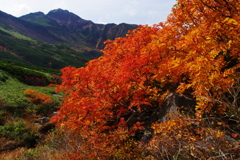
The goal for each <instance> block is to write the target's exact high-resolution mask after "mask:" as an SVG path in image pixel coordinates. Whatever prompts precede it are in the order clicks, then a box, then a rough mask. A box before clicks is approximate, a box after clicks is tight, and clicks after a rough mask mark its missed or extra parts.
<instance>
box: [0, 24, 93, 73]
mask: <svg viewBox="0 0 240 160" xmlns="http://www.w3.org/2000/svg"><path fill="white" fill-rule="evenodd" d="M0 37H1V38H0V59H2V60H8V61H11V62H18V63H26V64H29V65H35V66H39V67H47V68H53V69H61V68H63V67H65V66H68V65H72V66H76V67H82V66H84V65H85V63H86V62H87V61H89V60H90V59H89V58H87V57H86V56H84V55H83V54H82V53H81V52H76V51H74V50H73V49H71V48H69V47H67V46H65V45H63V44H55V45H51V44H46V43H42V42H39V41H36V40H33V39H31V38H28V37H26V36H23V35H21V34H20V33H18V32H16V31H13V30H10V29H4V28H3V27H0Z"/></svg>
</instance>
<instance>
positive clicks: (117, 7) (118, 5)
mask: <svg viewBox="0 0 240 160" xmlns="http://www.w3.org/2000/svg"><path fill="white" fill-rule="evenodd" d="M176 3H177V2H176V0H168V1H163V0H121V1H120V0H101V1H99V0H88V1H86V0H31V1H29V0H7V1H3V2H1V5H0V10H2V11H3V12H6V13H9V14H11V15H13V16H16V17H19V16H22V15H25V14H28V13H30V12H38V11H42V12H44V13H48V12H49V11H50V10H53V9H57V8H62V9H67V10H69V11H70V12H73V13H75V14H77V15H78V16H80V17H81V18H83V19H87V20H92V21H93V22H95V23H117V24H118V23H123V22H125V23H131V24H156V23H159V22H161V21H165V20H166V18H167V15H168V14H169V13H171V8H172V6H173V5H174V4H176Z"/></svg>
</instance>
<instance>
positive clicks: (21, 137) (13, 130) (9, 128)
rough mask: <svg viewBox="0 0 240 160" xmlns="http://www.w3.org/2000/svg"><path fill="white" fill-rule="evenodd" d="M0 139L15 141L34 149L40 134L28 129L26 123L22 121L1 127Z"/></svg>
mask: <svg viewBox="0 0 240 160" xmlns="http://www.w3.org/2000/svg"><path fill="white" fill-rule="evenodd" d="M0 137H5V138H8V139H10V140H14V141H16V142H18V143H19V145H22V146H26V147H34V146H35V145H36V139H37V138H38V134H36V133H35V132H34V131H33V130H32V129H31V128H30V127H28V126H27V124H26V122H25V121H23V120H22V119H20V120H18V121H16V122H10V123H8V124H6V125H4V126H0Z"/></svg>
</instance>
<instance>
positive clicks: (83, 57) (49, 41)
mask: <svg viewBox="0 0 240 160" xmlns="http://www.w3.org/2000/svg"><path fill="white" fill-rule="evenodd" d="M136 28H137V25H132V24H125V23H122V24H119V25H117V24H106V25H104V24H95V23H93V22H92V21H89V20H84V19H82V18H80V17H79V16H77V15H76V14H74V13H71V12H69V11H67V10H62V9H56V10H52V11H50V12H49V13H48V14H46V15H45V14H44V13H43V12H36V13H29V14H27V15H24V16H21V17H19V18H17V17H14V16H12V15H10V14H7V13H4V12H2V11H0V51H1V52H5V53H8V54H9V55H8V58H6V56H5V55H4V54H1V52H0V59H1V58H3V57H5V59H8V60H10V59H11V58H9V56H10V54H11V56H10V57H13V56H15V60H18V61H22V62H24V61H25V62H26V63H33V62H34V63H35V61H31V59H34V57H36V56H35V54H34V53H32V55H31V54H30V53H28V52H30V51H31V52H33V50H34V52H35V53H37V52H38V53H39V56H41V54H43V52H44V54H45V55H44V56H50V55H51V56H52V57H51V56H50V58H46V59H48V61H49V62H44V63H45V64H47V63H48V64H49V63H50V62H52V61H55V62H56V63H57V61H59V60H60V59H61V55H58V50H59V46H57V47H56V45H57V44H61V45H63V46H64V45H65V46H66V47H63V48H65V50H64V51H63V50H61V52H66V55H67V54H70V56H66V55H65V58H66V57H68V58H70V59H71V58H72V59H71V60H70V59H69V60H68V63H66V59H65V60H63V59H64V58H63V59H62V60H61V61H64V62H65V65H66V64H68V65H74V64H76V62H75V61H79V62H81V63H85V62H86V61H88V60H90V59H94V58H97V57H99V56H101V54H102V53H101V52H100V49H102V48H103V47H104V44H103V42H104V41H106V40H108V39H115V38H117V37H123V36H125V35H126V33H127V32H128V30H133V29H136ZM13 41H14V44H12V42H13ZM16 43H17V44H22V46H20V45H17V44H16ZM44 44H45V46H47V48H48V49H50V48H51V49H50V50H51V51H48V50H46V49H45V50H43V49H42V50H41V49H40V50H41V51H39V50H38V49H39V48H41V47H40V46H44ZM14 46H15V48H14ZM23 46H24V47H23ZM6 47H7V48H6ZM28 47H30V48H28ZM20 48H21V49H20ZM24 48H25V50H26V53H27V54H26V55H24V51H23V50H24ZM60 48H61V47H60ZM66 48H68V49H66ZM20 50H21V51H20ZM19 52H21V54H20V53H19ZM53 52H54V53H53ZM70 52H71V53H70ZM73 52H75V53H73ZM53 54H54V55H53ZM39 56H38V59H39ZM28 57H31V58H28ZM54 57H55V58H54ZM56 57H58V58H56ZM61 61H59V63H60V62H61ZM72 61H74V64H71V62H72ZM38 63H40V62H38ZM39 65H40V64H39ZM41 66H44V65H41ZM56 66H58V67H55V68H57V69H58V68H60V67H62V66H64V65H56ZM80 66H82V64H81V65H80Z"/></svg>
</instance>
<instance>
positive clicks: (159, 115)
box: [0, 0, 240, 160]
mask: <svg viewBox="0 0 240 160" xmlns="http://www.w3.org/2000/svg"><path fill="white" fill-rule="evenodd" d="M239 15H240V3H239V2H238V1H233V0H191V1H189V0H179V1H178V4H176V5H175V6H174V7H173V9H172V13H171V14H170V15H169V16H168V20H167V21H166V22H164V23H159V24H157V25H154V26H140V27H139V28H137V29H135V30H133V31H130V32H129V34H128V35H127V37H124V38H117V39H115V40H112V41H107V42H106V47H105V48H104V49H103V53H104V55H103V56H101V57H99V58H98V59H96V60H92V61H90V62H88V64H87V65H86V66H85V67H81V68H77V67H65V68H63V69H61V72H62V76H61V80H62V83H61V84H60V85H59V86H57V88H56V91H58V92H63V94H64V99H63V102H62V103H61V105H60V108H59V110H58V112H57V114H55V115H54V116H53V117H52V118H51V122H52V123H56V130H55V131H52V132H49V134H48V135H45V137H44V142H43V143H42V144H39V145H37V146H36V147H35V148H32V149H26V148H19V149H17V150H15V151H13V152H11V153H8V152H6V153H3V154H2V157H5V159H7V158H9V159H16V158H18V159H35V160H36V159H39V160H40V159H41V160H45V159H46V160H49V159H51V160H57V159H58V160H59V159H64V160H82V159H87V160H91V159H94V160H95V159H99V160H102V159H104V160H105V159H106V160H112V159H119V160H131V159H138V160H140V159H151V160H152V159H154V160H155V159H156V160H162V159H163V160H165V159H174V160H183V159H190V160H191V159H192V160H195V159H213V160H215V159H216V160H217V159H231V160H235V159H239V158H240V153H239V150H240V134H239V133H240V108H239V103H240V99H239V97H240V79H239V77H240V70H239V67H240V63H239V60H240V59H239V56H240V46H239V43H240V33H239V30H240V16H239ZM25 95H26V96H28V97H30V100H32V101H31V102H32V103H36V102H35V101H34V99H31V96H30V95H34V96H35V95H36V92H35V91H32V90H27V91H25ZM28 99H29V98H28ZM50 102H51V101H50ZM42 104H45V101H42ZM16 123H17V124H16ZM16 123H14V124H7V125H5V126H9V127H6V128H5V127H2V128H3V129H2V130H3V131H6V130H8V128H12V126H19V125H20V124H21V125H22V122H21V121H18V122H16ZM0 131H1V130H0ZM2 135H4V134H2ZM28 135H30V137H32V136H34V134H32V132H29V134H28ZM9 139H11V136H9ZM43 144H44V145H43ZM25 147H27V146H25Z"/></svg>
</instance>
